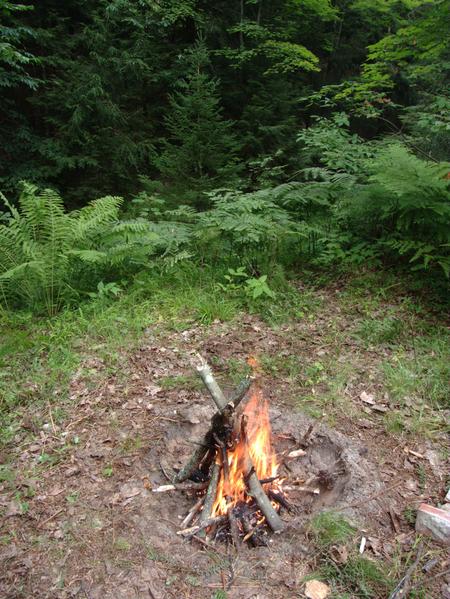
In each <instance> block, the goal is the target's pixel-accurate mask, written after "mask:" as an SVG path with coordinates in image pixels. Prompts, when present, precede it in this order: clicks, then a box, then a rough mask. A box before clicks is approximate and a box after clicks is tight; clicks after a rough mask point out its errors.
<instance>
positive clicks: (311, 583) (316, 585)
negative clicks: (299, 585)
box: [305, 580, 331, 599]
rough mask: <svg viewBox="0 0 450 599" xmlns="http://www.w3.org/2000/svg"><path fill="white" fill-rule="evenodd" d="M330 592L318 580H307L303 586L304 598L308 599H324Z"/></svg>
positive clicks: (328, 588) (325, 585)
mask: <svg viewBox="0 0 450 599" xmlns="http://www.w3.org/2000/svg"><path fill="white" fill-rule="evenodd" d="M330 590H331V589H330V587H329V586H328V585H327V584H325V583H324V582H320V580H308V582H307V583H306V586H305V596H306V597H308V599H326V597H328V595H329V594H330Z"/></svg>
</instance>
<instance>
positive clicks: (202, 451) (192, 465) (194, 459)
mask: <svg viewBox="0 0 450 599" xmlns="http://www.w3.org/2000/svg"><path fill="white" fill-rule="evenodd" d="M207 434H208V433H207ZM207 434H206V435H205V437H204V439H203V443H205V442H206V440H207ZM203 443H202V444H201V445H199V446H198V447H196V448H195V450H194V453H193V454H192V455H191V457H190V458H189V460H188V462H187V464H186V465H185V466H183V468H182V469H181V470H180V471H179V472H178V473H177V474H176V475H175V476H174V478H173V482H174V483H182V482H183V481H185V480H187V479H188V478H189V477H190V476H192V473H193V472H194V471H195V470H196V469H197V468H198V465H199V464H200V462H201V461H202V460H203V458H204V457H205V455H206V453H207V451H208V449H209V447H208V445H203Z"/></svg>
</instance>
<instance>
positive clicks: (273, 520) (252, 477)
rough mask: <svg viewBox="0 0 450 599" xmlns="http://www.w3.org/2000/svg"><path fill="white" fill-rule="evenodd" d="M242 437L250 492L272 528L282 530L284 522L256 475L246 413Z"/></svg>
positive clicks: (242, 424)
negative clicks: (250, 449) (250, 450)
mask: <svg viewBox="0 0 450 599" xmlns="http://www.w3.org/2000/svg"><path fill="white" fill-rule="evenodd" d="M241 439H242V442H243V443H244V445H245V448H246V456H245V460H246V461H245V469H246V472H245V479H246V482H247V484H248V487H249V489H250V494H251V496H252V497H253V499H254V500H255V501H256V503H257V504H258V506H259V509H260V510H261V512H262V513H263V514H264V516H265V517H266V520H267V522H268V524H269V526H270V528H271V529H272V530H273V531H274V532H281V531H282V530H283V522H282V520H281V518H280V516H279V515H278V514H277V512H276V511H275V509H274V508H273V506H272V503H271V501H270V499H269V498H268V497H267V495H266V494H265V493H264V489H263V487H262V485H261V483H260V482H259V478H258V477H257V475H256V472H255V468H254V467H253V464H252V461H251V458H250V452H249V450H248V439H247V416H246V415H245V414H244V415H243V416H242V418H241Z"/></svg>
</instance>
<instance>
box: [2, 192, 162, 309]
mask: <svg viewBox="0 0 450 599" xmlns="http://www.w3.org/2000/svg"><path fill="white" fill-rule="evenodd" d="M2 199H3V201H4V203H5V205H6V206H7V208H8V209H9V212H10V217H9V221H8V222H7V224H0V298H1V299H0V301H1V303H3V305H4V306H5V307H10V306H16V305H19V306H26V307H28V308H30V309H32V310H33V311H40V310H42V309H45V311H46V312H47V313H48V314H49V315H53V314H54V313H55V312H57V311H58V310H59V309H60V308H61V306H62V304H63V303H64V301H66V300H67V299H69V298H70V296H71V295H73V291H74V290H76V289H77V288H79V286H80V284H81V281H82V280H83V279H86V277H88V278H89V277H90V278H91V279H92V283H93V284H97V283H98V280H99V277H100V275H102V274H104V271H105V269H111V268H114V267H116V266H117V265H123V264H124V263H126V262H128V261H133V260H134V261H136V262H139V261H141V262H142V261H143V259H144V257H145V258H148V255H149V254H150V253H152V252H153V250H154V245H155V243H154V242H155V238H156V235H155V234H154V233H152V232H151V231H150V230H149V227H148V225H147V224H145V223H143V222H120V221H119V209H120V206H121V203H122V200H121V198H118V197H111V196H108V197H105V198H101V199H98V200H94V201H93V202H91V203H90V204H88V205H87V206H85V207H84V208H82V209H81V210H78V211H74V212H71V213H67V212H66V211H65V210H64V205H63V202H62V200H61V198H60V197H59V195H58V194H57V193H56V192H55V191H52V190H48V189H46V190H43V191H39V190H38V188H37V187H36V186H34V185H31V184H29V183H24V184H23V190H22V193H21V195H20V198H19V205H18V208H16V207H15V206H13V205H12V204H10V203H9V202H8V200H7V199H6V198H5V197H4V196H2Z"/></svg>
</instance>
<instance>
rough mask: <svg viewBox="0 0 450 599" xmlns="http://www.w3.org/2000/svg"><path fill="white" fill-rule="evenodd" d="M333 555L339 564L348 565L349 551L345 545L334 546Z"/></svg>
mask: <svg viewBox="0 0 450 599" xmlns="http://www.w3.org/2000/svg"><path fill="white" fill-rule="evenodd" d="M331 555H332V557H333V559H334V561H335V562H336V563H338V564H346V563H347V561H348V549H347V547H346V546H345V545H339V546H337V547H336V546H334V547H332V548H331Z"/></svg>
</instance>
